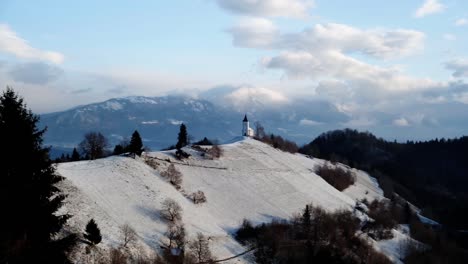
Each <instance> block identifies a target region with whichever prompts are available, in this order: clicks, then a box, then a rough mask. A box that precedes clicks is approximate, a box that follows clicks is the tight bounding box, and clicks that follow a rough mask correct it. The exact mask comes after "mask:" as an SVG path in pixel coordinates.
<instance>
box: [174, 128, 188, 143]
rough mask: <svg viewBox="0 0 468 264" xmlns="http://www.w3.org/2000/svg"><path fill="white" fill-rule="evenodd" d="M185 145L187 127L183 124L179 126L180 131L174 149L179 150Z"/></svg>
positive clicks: (186, 141)
mask: <svg viewBox="0 0 468 264" xmlns="http://www.w3.org/2000/svg"><path fill="white" fill-rule="evenodd" d="M187 145H188V134H187V127H186V126H185V124H182V125H180V131H179V135H178V137H177V144H176V148H177V149H181V148H183V147H185V146H187Z"/></svg>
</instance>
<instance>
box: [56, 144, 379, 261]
mask: <svg viewBox="0 0 468 264" xmlns="http://www.w3.org/2000/svg"><path fill="white" fill-rule="evenodd" d="M222 148H223V150H224V155H223V156H222V157H221V158H220V159H217V160H210V159H207V158H205V157H202V156H201V155H199V154H200V153H197V152H196V151H195V150H192V149H189V148H187V149H186V151H187V152H190V154H192V156H191V157H190V158H189V159H186V160H183V161H178V160H176V159H175V158H174V157H173V154H172V152H171V151H167V152H151V153H147V155H148V156H150V157H154V158H156V159H155V161H156V162H158V164H159V165H158V169H157V170H154V169H153V168H151V167H150V166H148V165H146V163H145V162H144V161H143V159H141V158H138V157H137V158H136V159H132V158H128V157H118V156H113V157H109V158H105V159H99V160H93V161H79V162H70V163H62V164H59V165H58V167H57V171H58V173H60V174H61V175H62V176H64V177H65V178H66V180H65V181H63V182H62V183H61V185H60V187H61V188H62V189H63V190H64V191H65V192H66V193H67V194H68V198H67V200H66V202H67V203H66V205H65V206H64V207H63V209H62V210H63V211H65V212H69V213H70V214H72V215H73V217H72V218H71V219H70V220H69V222H68V224H69V225H70V227H71V228H74V229H75V230H80V231H82V230H84V227H85V225H86V222H87V221H88V220H89V219H91V218H94V219H95V221H96V222H97V223H98V225H99V227H100V228H101V232H102V234H103V243H102V245H100V246H101V247H102V248H104V249H105V248H108V247H109V246H113V247H116V246H118V244H119V243H120V240H121V239H120V232H119V226H122V225H124V224H129V225H130V226H132V227H133V228H134V229H135V230H136V232H137V233H138V236H139V238H140V245H141V247H143V248H146V249H147V250H151V249H153V250H158V249H159V246H160V241H161V239H162V238H163V236H164V232H165V231H166V229H167V223H166V222H165V221H163V220H162V219H161V218H160V213H159V210H160V209H161V202H162V201H163V200H164V199H166V198H168V197H170V198H172V199H174V200H176V201H177V202H178V203H179V204H180V205H181V206H182V208H183V222H184V224H185V227H186V229H187V233H188V235H189V237H193V236H194V235H195V234H196V233H197V232H202V233H203V234H205V235H207V236H209V237H210V241H211V249H212V251H213V253H214V255H215V256H216V258H224V257H229V256H232V255H235V254H237V253H240V252H242V251H244V250H245V248H244V247H242V246H241V245H240V244H238V243H237V242H236V241H235V240H234V239H233V237H232V233H233V232H234V231H235V230H236V229H237V228H238V227H239V226H240V224H241V222H242V220H243V219H244V218H247V219H249V220H251V221H252V222H253V223H256V224H258V223H262V222H269V221H271V220H272V219H288V218H290V217H291V216H292V214H294V213H297V212H299V211H300V210H301V209H303V208H304V206H305V205H306V204H308V203H313V204H314V205H318V206H321V207H323V208H325V209H327V210H336V209H349V210H352V208H353V206H354V204H355V201H356V200H357V199H359V200H360V199H362V198H366V199H367V200H369V201H372V200H373V199H383V195H382V190H381V189H380V188H379V187H378V184H377V182H376V181H375V179H373V178H371V177H370V176H369V175H367V174H366V173H365V172H362V171H357V170H354V172H355V173H356V176H357V180H356V183H355V185H353V186H350V187H349V188H348V189H346V190H345V191H343V192H340V191H338V190H336V189H335V188H333V187H332V186H330V185H329V184H328V183H327V182H325V181H324V180H323V179H322V178H321V177H319V176H318V175H316V174H315V173H314V167H315V166H317V165H319V164H322V163H323V162H324V161H323V160H319V159H311V158H308V157H305V156H302V155H299V154H289V153H285V152H282V151H280V150H277V149H274V148H272V147H270V146H268V145H266V144H264V143H261V142H258V141H256V140H253V139H248V138H242V139H239V140H238V141H234V142H232V143H229V144H225V145H222ZM168 160H170V161H171V162H168ZM169 164H174V165H175V166H176V168H177V169H178V170H179V171H181V172H182V174H183V183H182V189H183V190H184V191H185V192H186V193H192V192H194V191H197V190H201V191H203V192H204V193H205V195H206V197H207V200H208V201H207V202H206V203H203V204H198V205H195V204H193V203H192V201H190V200H188V199H187V198H186V197H185V196H184V195H183V194H182V193H181V192H180V191H178V190H176V189H175V188H174V187H173V186H172V185H170V184H169V183H168V182H167V181H166V180H165V179H164V178H163V177H161V176H160V175H159V172H160V171H163V170H165V169H166V168H167V166H168V165H169ZM384 242H385V241H384ZM380 244H382V247H383V248H382V249H383V250H382V251H383V252H385V253H387V250H386V247H385V246H386V245H387V244H388V243H387V244H385V243H381V242H379V243H377V244H376V247H378V248H379V247H380ZM238 262H248V260H247V259H242V258H241V259H236V260H232V261H231V263H238Z"/></svg>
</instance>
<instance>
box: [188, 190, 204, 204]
mask: <svg viewBox="0 0 468 264" xmlns="http://www.w3.org/2000/svg"><path fill="white" fill-rule="evenodd" d="M190 199H192V201H193V203H194V204H200V203H206V196H205V193H204V192H202V191H196V192H194V193H192V194H191V195H190Z"/></svg>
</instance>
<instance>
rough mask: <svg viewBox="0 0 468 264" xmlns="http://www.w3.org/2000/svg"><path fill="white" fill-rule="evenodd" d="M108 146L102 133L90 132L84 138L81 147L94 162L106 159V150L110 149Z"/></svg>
mask: <svg viewBox="0 0 468 264" xmlns="http://www.w3.org/2000/svg"><path fill="white" fill-rule="evenodd" d="M108 145H109V143H108V142H107V139H106V138H105V137H104V136H103V135H102V134H101V133H99V132H89V133H87V134H86V135H85V136H84V139H83V141H81V143H80V144H79V147H80V149H81V151H83V152H84V153H85V154H86V155H87V156H88V157H89V159H92V160H93V159H98V158H102V157H104V154H105V148H106V147H108Z"/></svg>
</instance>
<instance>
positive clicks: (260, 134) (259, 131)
mask: <svg viewBox="0 0 468 264" xmlns="http://www.w3.org/2000/svg"><path fill="white" fill-rule="evenodd" d="M254 127H255V137H256V138H258V139H262V138H264V137H265V136H266V133H265V128H264V127H263V126H262V124H261V123H260V121H256V122H255V123H254Z"/></svg>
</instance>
